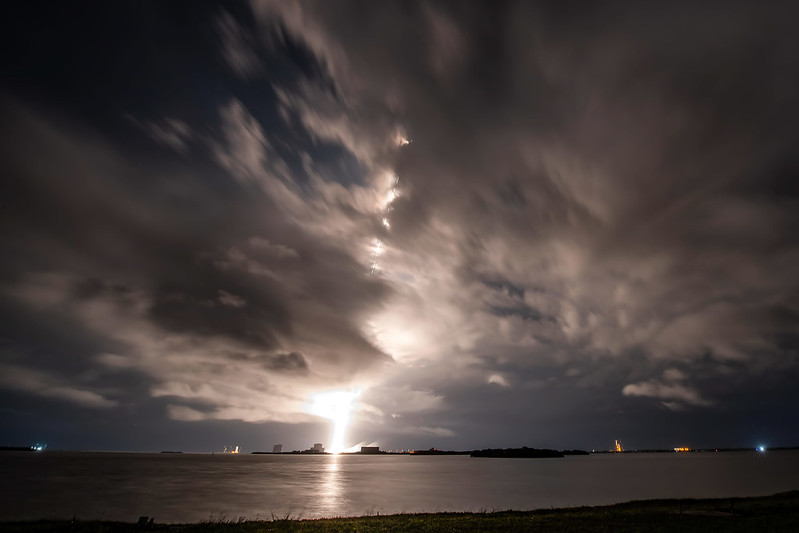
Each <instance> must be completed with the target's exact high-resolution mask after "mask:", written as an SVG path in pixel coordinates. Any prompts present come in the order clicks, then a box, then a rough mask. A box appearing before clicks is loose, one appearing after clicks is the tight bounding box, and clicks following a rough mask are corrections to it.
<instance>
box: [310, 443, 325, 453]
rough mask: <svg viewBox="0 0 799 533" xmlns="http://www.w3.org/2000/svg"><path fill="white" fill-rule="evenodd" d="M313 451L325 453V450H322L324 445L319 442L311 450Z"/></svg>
mask: <svg viewBox="0 0 799 533" xmlns="http://www.w3.org/2000/svg"><path fill="white" fill-rule="evenodd" d="M311 449H312V450H313V451H315V452H316V453H325V449H324V448H322V443H321V442H317V443H316V444H314V445H313V448H311Z"/></svg>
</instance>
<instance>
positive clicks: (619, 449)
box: [616, 439, 624, 452]
mask: <svg viewBox="0 0 799 533" xmlns="http://www.w3.org/2000/svg"><path fill="white" fill-rule="evenodd" d="M616 451H617V452H623V451H624V446H623V445H622V443H621V439H616Z"/></svg>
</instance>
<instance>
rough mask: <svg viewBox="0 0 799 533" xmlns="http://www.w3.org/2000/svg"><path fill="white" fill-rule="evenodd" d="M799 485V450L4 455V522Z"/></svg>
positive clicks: (310, 513) (433, 505)
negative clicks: (521, 455) (511, 455)
mask: <svg viewBox="0 0 799 533" xmlns="http://www.w3.org/2000/svg"><path fill="white" fill-rule="evenodd" d="M794 489H799V451H790V450H789V451H767V452H764V453H759V452H756V451H752V452H717V453H714V452H707V453H705V452H701V453H640V454H631V453H625V454H592V455H590V456H568V457H565V458H561V459H497V458H471V457H469V456H429V455H428V456H425V455H421V456H413V455H379V456H370V455H338V456H336V455H291V454H282V455H244V454H239V455H211V454H187V453H184V454H146V453H101V452H54V451H46V452H42V453H32V452H31V453H28V452H4V453H0V520H35V519H44V518H48V519H71V518H80V519H84V520H88V519H104V520H120V521H126V522H135V521H136V520H137V519H138V517H139V516H142V515H146V516H150V517H154V518H155V520H156V521H157V522H199V521H203V520H213V521H216V520H238V519H240V518H245V519H265V520H269V519H273V518H286V517H289V518H320V517H334V516H360V515H370V514H372V515H374V514H393V513H418V512H437V511H494V510H505V509H517V510H527V509H539V508H550V507H569V506H582V505H602V504H610V503H618V502H623V501H629V500H642V499H651V498H715V497H722V498H723V497H733V496H763V495H768V494H773V493H777V492H782V491H787V490H794Z"/></svg>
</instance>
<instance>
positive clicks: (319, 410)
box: [310, 390, 361, 453]
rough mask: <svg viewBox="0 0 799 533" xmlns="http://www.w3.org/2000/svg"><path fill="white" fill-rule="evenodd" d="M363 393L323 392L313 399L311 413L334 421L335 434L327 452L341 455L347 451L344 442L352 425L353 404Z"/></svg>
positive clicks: (331, 438)
mask: <svg viewBox="0 0 799 533" xmlns="http://www.w3.org/2000/svg"><path fill="white" fill-rule="evenodd" d="M360 394H361V391H360V390H357V391H332V392H323V393H321V394H317V395H316V396H314V397H313V401H312V403H311V407H310V412H311V413H312V414H315V415H317V416H321V417H323V418H327V419H329V420H332V421H333V433H332V435H331V436H330V444H329V446H327V450H328V451H329V452H330V453H341V452H342V451H344V450H346V449H347V445H346V443H345V441H344V439H345V438H346V434H347V426H348V425H349V423H350V413H351V411H352V402H353V401H354V400H355V399H356V398H357V397H358V396H360Z"/></svg>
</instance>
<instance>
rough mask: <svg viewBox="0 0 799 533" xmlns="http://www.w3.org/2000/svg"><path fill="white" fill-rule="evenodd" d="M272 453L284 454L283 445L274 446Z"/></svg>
mask: <svg viewBox="0 0 799 533" xmlns="http://www.w3.org/2000/svg"><path fill="white" fill-rule="evenodd" d="M272 453H283V445H282V444H275V445H274V446H272Z"/></svg>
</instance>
